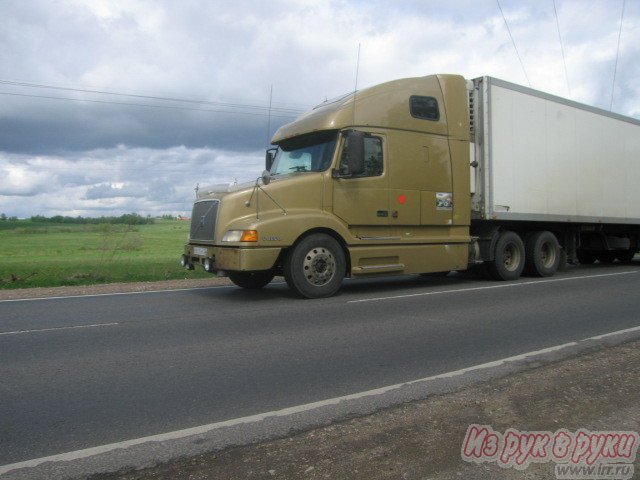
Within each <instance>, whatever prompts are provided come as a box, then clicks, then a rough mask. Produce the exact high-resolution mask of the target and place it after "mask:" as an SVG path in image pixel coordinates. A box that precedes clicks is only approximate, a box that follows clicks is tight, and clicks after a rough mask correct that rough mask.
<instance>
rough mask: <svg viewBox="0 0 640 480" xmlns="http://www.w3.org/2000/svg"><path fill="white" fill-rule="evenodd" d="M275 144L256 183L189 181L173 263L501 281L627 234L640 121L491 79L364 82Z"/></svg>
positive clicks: (608, 254) (579, 258) (624, 258)
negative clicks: (191, 190)
mask: <svg viewBox="0 0 640 480" xmlns="http://www.w3.org/2000/svg"><path fill="white" fill-rule="evenodd" d="M272 143H273V144H274V145H275V146H276V148H275V149H270V150H268V151H267V155H266V170H265V172H264V173H263V175H262V177H261V178H259V179H258V180H257V181H256V182H255V183H250V184H246V185H234V186H230V187H225V188H212V189H201V190H200V191H199V192H198V198H197V200H196V202H195V204H194V208H193V216H192V223H191V233H190V237H189V242H188V243H187V245H185V250H184V255H183V256H182V264H183V265H184V266H185V267H187V268H194V266H195V265H196V264H199V265H201V266H203V267H204V268H205V269H206V270H207V271H209V272H212V273H216V272H217V273H218V274H219V275H228V276H229V277H230V278H231V280H232V281H233V282H234V283H236V284H237V285H240V286H242V287H245V288H261V287H263V286H264V285H266V284H267V283H269V281H271V279H272V278H273V276H274V275H284V277H285V279H286V281H287V283H288V284H289V286H290V287H291V288H292V289H293V290H295V291H296V292H298V293H299V294H300V295H302V296H304V297H309V298H315V297H324V296H329V295H332V294H334V293H335V292H336V291H337V290H338V289H339V287H340V284H341V282H342V279H343V278H344V277H353V278H365V277H371V276H379V275H398V274H424V273H432V272H448V271H451V270H464V269H467V268H470V267H472V266H478V268H481V269H482V270H483V271H485V272H486V274H487V275H489V276H490V277H492V278H494V279H496V280H514V279H517V278H518V277H519V276H520V275H521V274H522V273H523V272H524V273H526V274H529V275H533V276H550V275H553V274H554V273H555V271H556V270H557V269H558V268H560V267H561V266H563V265H564V264H565V263H566V262H570V263H577V262H581V263H594V262H595V261H599V262H603V263H613V262H629V261H631V260H632V258H633V256H634V254H635V253H636V252H637V251H638V249H639V247H640V243H639V237H640V121H638V120H637V119H634V118H629V117H624V116H621V115H617V114H614V113H610V112H606V111H604V110H600V109H597V108H593V107H589V106H587V105H583V104H579V103H576V102H573V101H570V100H566V99H563V98H559V97H555V96H552V95H548V94H545V93H542V92H539V91H535V90H532V89H529V88H525V87H522V86H519V85H514V84H512V83H507V82H505V81H502V80H498V79H495V78H491V77H481V78H476V79H473V80H465V79H464V78H463V77H461V76H458V75H431V76H426V77H420V78H408V79H402V80H396V81H392V82H388V83H384V84H381V85H377V86H374V87H371V88H368V89H365V90H362V91H359V92H357V93H356V94H351V95H347V96H345V97H343V98H340V99H338V100H336V101H333V102H325V103H323V104H321V105H319V106H317V107H316V108H314V109H313V110H311V111H309V112H307V113H306V114H304V115H303V116H301V117H300V118H298V119H296V120H295V121H294V122H292V123H290V124H288V125H285V126H283V127H282V128H280V129H279V130H278V131H277V132H276V134H275V136H274V137H273V139H272Z"/></svg>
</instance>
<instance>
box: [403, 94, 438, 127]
mask: <svg viewBox="0 0 640 480" xmlns="http://www.w3.org/2000/svg"><path fill="white" fill-rule="evenodd" d="M409 108H410V111H411V116H412V117H414V118H420V119H422V120H433V121H438V120H440V111H439V110H438V101H437V100H436V99H435V98H433V97H420V96H418V95H412V96H411V97H409Z"/></svg>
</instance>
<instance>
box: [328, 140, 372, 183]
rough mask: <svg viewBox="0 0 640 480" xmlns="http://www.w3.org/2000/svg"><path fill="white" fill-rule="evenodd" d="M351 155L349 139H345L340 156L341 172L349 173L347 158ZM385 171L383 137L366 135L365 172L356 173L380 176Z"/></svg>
mask: <svg viewBox="0 0 640 480" xmlns="http://www.w3.org/2000/svg"><path fill="white" fill-rule="evenodd" d="M348 157H349V140H348V139H345V141H344V146H343V147H342V155H341V156H340V169H339V170H340V173H341V174H343V175H348V174H349V167H348V166H347V158H348ZM382 171H383V160H382V139H381V138H380V137H364V172H362V173H361V174H360V175H354V178H360V177H379V176H380V175H382Z"/></svg>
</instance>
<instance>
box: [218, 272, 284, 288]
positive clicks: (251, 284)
mask: <svg viewBox="0 0 640 480" xmlns="http://www.w3.org/2000/svg"><path fill="white" fill-rule="evenodd" d="M274 276H275V275H274V274H273V271H272V270H264V271H259V272H229V280H231V281H232V282H233V283H235V284H236V285H237V286H239V287H242V288H249V289H252V290H257V289H259V288H262V287H264V286H265V285H267V284H268V283H269V282H271V280H273V277H274Z"/></svg>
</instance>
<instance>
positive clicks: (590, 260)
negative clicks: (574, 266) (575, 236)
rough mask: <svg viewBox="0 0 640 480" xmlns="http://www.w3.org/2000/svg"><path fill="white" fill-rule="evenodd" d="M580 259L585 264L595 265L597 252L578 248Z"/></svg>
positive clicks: (577, 253)
mask: <svg viewBox="0 0 640 480" xmlns="http://www.w3.org/2000/svg"><path fill="white" fill-rule="evenodd" d="M576 256H577V257H578V261H579V262H580V263H581V264H583V265H593V264H594V263H596V254H595V253H594V252H592V251H590V250H578V251H577V252H576Z"/></svg>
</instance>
